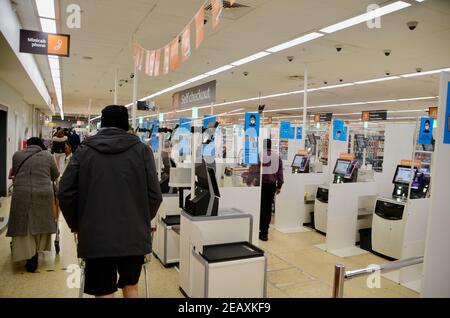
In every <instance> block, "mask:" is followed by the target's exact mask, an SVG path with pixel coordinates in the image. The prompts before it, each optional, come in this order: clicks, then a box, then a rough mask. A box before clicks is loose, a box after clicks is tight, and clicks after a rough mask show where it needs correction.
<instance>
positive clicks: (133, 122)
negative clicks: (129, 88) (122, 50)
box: [131, 63, 139, 129]
mask: <svg viewBox="0 0 450 318" xmlns="http://www.w3.org/2000/svg"><path fill="white" fill-rule="evenodd" d="M138 77H139V70H138V68H137V65H136V63H135V66H134V79H133V106H132V108H131V127H132V128H133V129H135V128H136V110H137V102H138V96H137V95H138V85H139V80H138Z"/></svg>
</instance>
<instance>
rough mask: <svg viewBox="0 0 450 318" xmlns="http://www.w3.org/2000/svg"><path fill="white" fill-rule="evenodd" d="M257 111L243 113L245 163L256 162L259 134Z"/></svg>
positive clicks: (251, 163)
mask: <svg viewBox="0 0 450 318" xmlns="http://www.w3.org/2000/svg"><path fill="white" fill-rule="evenodd" d="M259 120H260V117H259V113H246V114H245V148H244V160H243V163H244V164H245V165H253V164H257V163H258V136H259Z"/></svg>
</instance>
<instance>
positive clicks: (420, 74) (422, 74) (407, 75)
mask: <svg viewBox="0 0 450 318" xmlns="http://www.w3.org/2000/svg"><path fill="white" fill-rule="evenodd" d="M441 72H450V68H442V69H439V70H432V71H427V72H416V73H410V74H403V75H400V76H401V77H406V78H408V77H416V76H425V75H433V74H438V73H441Z"/></svg>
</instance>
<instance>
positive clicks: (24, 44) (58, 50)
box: [19, 30, 70, 57]
mask: <svg viewBox="0 0 450 318" xmlns="http://www.w3.org/2000/svg"><path fill="white" fill-rule="evenodd" d="M19 50H20V52H22V53H31V54H39V55H56V56H64V57H69V56H70V35H68V34H53V33H45V32H38V31H29V30H20V48H19Z"/></svg>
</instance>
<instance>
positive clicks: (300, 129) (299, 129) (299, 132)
mask: <svg viewBox="0 0 450 318" xmlns="http://www.w3.org/2000/svg"><path fill="white" fill-rule="evenodd" d="M296 137H297V139H299V140H300V139H303V127H297V134H296Z"/></svg>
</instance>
